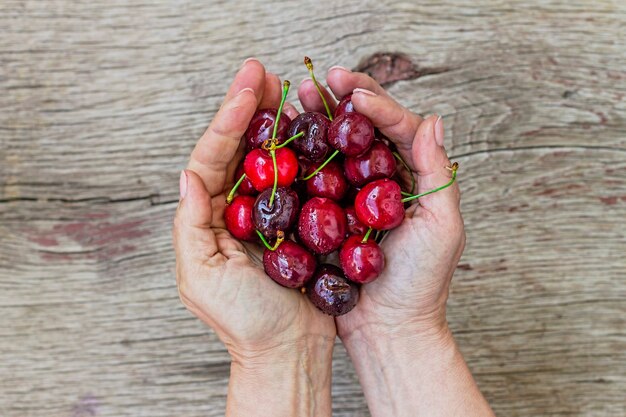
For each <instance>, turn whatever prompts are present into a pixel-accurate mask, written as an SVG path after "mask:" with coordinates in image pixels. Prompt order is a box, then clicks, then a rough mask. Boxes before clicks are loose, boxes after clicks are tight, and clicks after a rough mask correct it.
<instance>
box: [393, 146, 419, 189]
mask: <svg viewBox="0 0 626 417" xmlns="http://www.w3.org/2000/svg"><path fill="white" fill-rule="evenodd" d="M392 153H393V156H395V157H396V158H397V159H398V161H400V163H401V164H402V165H403V166H404V168H405V169H406V171H407V172H408V173H409V176H410V177H411V195H412V194H413V193H414V192H415V177H414V176H413V172H412V171H411V168H409V165H408V164H407V163H406V161H405V160H404V158H403V157H402V156H401V155H400V154H399V153H398V152H392Z"/></svg>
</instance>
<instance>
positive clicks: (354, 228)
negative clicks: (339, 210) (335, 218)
mask: <svg viewBox="0 0 626 417" xmlns="http://www.w3.org/2000/svg"><path fill="white" fill-rule="evenodd" d="M344 210H345V212H346V219H347V220H348V234H349V235H361V236H363V235H364V234H365V232H367V227H366V226H365V225H364V224H363V223H361V220H359V218H358V217H357V216H356V212H355V211H354V207H353V206H349V207H346V208H345V209H344Z"/></svg>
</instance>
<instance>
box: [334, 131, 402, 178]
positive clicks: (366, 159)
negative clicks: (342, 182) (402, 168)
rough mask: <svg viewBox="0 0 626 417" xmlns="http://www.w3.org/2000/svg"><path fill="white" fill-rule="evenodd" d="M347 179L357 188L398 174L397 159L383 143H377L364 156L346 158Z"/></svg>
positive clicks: (344, 164) (345, 170)
mask: <svg viewBox="0 0 626 417" xmlns="http://www.w3.org/2000/svg"><path fill="white" fill-rule="evenodd" d="M343 166H344V172H345V174H346V178H347V179H348V181H350V183H351V184H352V185H354V186H356V187H360V186H362V185H364V184H366V183H368V182H371V181H374V180H378V179H381V178H391V177H392V176H393V174H395V173H396V158H394V156H393V153H391V150H390V149H389V148H388V147H387V146H386V145H385V144H384V143H382V142H380V141H375V142H374V144H373V145H372V147H371V148H369V149H368V150H367V151H365V152H364V153H363V154H362V155H359V156H351V157H348V158H346V160H345V161H344V163H343Z"/></svg>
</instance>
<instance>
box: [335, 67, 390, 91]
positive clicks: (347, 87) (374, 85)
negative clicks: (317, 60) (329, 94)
mask: <svg viewBox="0 0 626 417" xmlns="http://www.w3.org/2000/svg"><path fill="white" fill-rule="evenodd" d="M326 82H327V83H328V86H329V87H330V89H331V90H332V91H333V94H335V97H337V98H339V99H341V98H343V97H344V96H347V95H348V94H350V93H352V91H353V90H354V89H355V88H364V89H366V90H370V91H372V92H374V93H375V94H378V95H387V92H385V89H384V88H382V87H381V86H380V84H378V82H376V80H374V79H373V78H372V77H370V76H369V75H367V74H364V73H362V72H352V71H350V70H349V69H347V68H344V67H340V66H334V67H331V68H330V69H329V70H328V75H327V76H326Z"/></svg>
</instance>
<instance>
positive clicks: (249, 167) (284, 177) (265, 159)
mask: <svg viewBox="0 0 626 417" xmlns="http://www.w3.org/2000/svg"><path fill="white" fill-rule="evenodd" d="M276 165H277V166H278V186H279V187H289V186H290V185H291V184H292V183H293V181H294V180H295V179H296V175H298V159H297V158H296V154H295V153H294V152H293V151H292V150H291V149H289V148H279V149H276ZM243 170H244V172H245V173H246V177H248V179H249V180H250V182H251V183H252V185H253V186H254V188H256V189H257V190H258V191H263V190H265V189H266V188H272V187H273V186H274V162H273V161H272V156H271V155H270V152H269V151H266V150H264V149H253V150H251V151H250V152H249V153H248V154H247V155H246V158H245V159H244V161H243Z"/></svg>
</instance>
